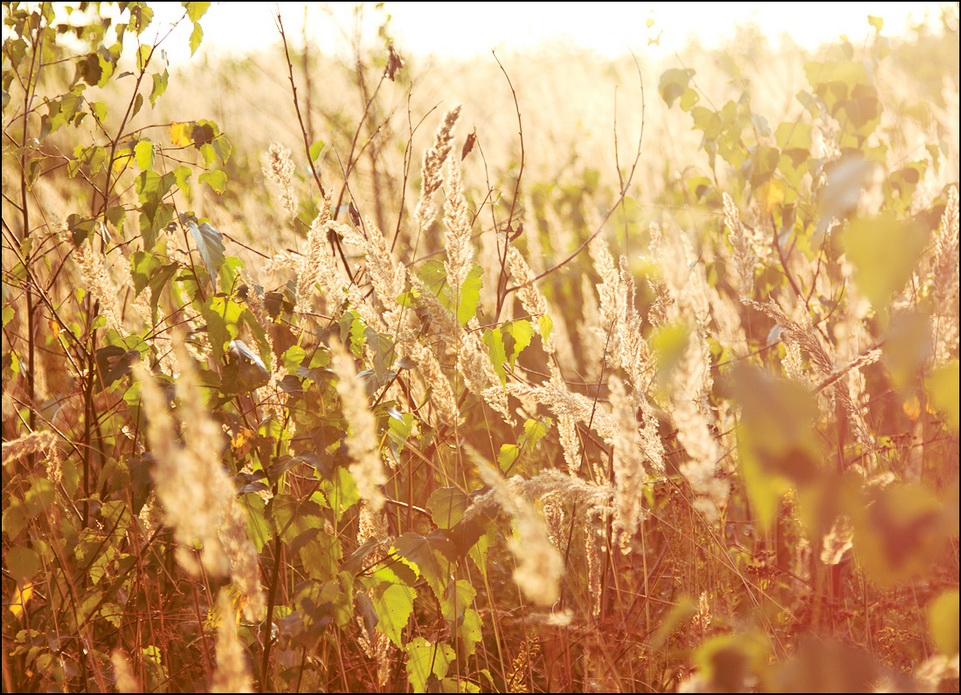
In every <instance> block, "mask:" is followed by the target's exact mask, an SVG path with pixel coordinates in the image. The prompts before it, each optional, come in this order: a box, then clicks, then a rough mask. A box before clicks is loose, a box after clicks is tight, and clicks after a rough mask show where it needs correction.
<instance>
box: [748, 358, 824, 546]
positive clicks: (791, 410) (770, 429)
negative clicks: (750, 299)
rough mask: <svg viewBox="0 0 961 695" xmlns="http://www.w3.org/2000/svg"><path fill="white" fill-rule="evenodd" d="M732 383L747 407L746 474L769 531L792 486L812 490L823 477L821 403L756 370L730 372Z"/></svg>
mask: <svg viewBox="0 0 961 695" xmlns="http://www.w3.org/2000/svg"><path fill="white" fill-rule="evenodd" d="M729 384H730V388H731V392H732V394H733V396H734V399H735V401H736V402H737V403H738V404H739V405H740V406H741V408H742V418H741V422H740V424H739V426H738V447H739V450H740V453H741V475H742V476H743V478H744V482H745V485H746V487H747V492H748V498H749V499H750V501H751V504H752V505H753V507H754V509H755V511H756V513H757V516H758V520H759V522H760V524H761V526H762V528H768V527H769V525H770V524H771V523H773V521H774V518H775V515H776V512H777V508H778V504H779V502H780V498H781V495H782V494H783V493H784V492H785V491H786V490H787V488H788V487H789V485H790V483H791V482H794V483H796V484H798V485H812V484H814V483H815V482H816V481H817V480H818V476H819V475H820V473H821V466H822V456H821V454H820V450H819V448H818V446H817V438H816V435H815V431H814V422H815V418H816V416H817V412H818V410H817V403H816V401H815V398H814V395H813V394H812V393H810V392H809V391H808V390H807V389H805V388H803V387H802V386H800V385H798V384H795V383H793V382H789V381H784V380H780V379H775V378H773V377H772V376H771V375H769V374H767V373H766V372H763V371H762V370H760V369H756V368H752V367H741V368H738V369H733V370H731V374H730V377H729Z"/></svg>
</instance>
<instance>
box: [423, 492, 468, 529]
mask: <svg viewBox="0 0 961 695" xmlns="http://www.w3.org/2000/svg"><path fill="white" fill-rule="evenodd" d="M468 506H470V498H469V497H468V496H467V495H465V494H464V493H463V492H461V491H460V490H458V489H457V488H454V487H442V488H438V489H437V490H434V492H433V493H432V494H431V496H430V497H429V498H428V499H427V508H428V509H429V510H430V516H431V519H433V521H434V523H435V524H437V526H438V527H440V528H442V529H450V528H453V527H454V526H455V525H456V524H457V522H459V521H460V520H461V519H463V518H464V512H465V511H466V510H467V507H468Z"/></svg>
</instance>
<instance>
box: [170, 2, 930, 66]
mask: <svg viewBox="0 0 961 695" xmlns="http://www.w3.org/2000/svg"><path fill="white" fill-rule="evenodd" d="M383 5H384V9H385V11H386V12H388V13H390V14H391V15H392V17H393V20H392V23H391V30H390V33H391V35H392V36H393V37H394V38H395V40H396V44H397V48H398V51H399V52H400V53H401V54H402V55H404V54H405V53H406V54H407V55H411V54H434V55H436V56H438V57H449V58H467V57H470V56H472V55H489V54H490V51H491V49H500V50H502V51H507V50H512V49H519V48H534V47H537V46H538V45H540V44H542V43H544V42H548V43H554V44H556V43H558V42H560V43H571V44H573V45H579V46H583V47H587V48H591V49H594V50H595V51H597V52H598V53H599V54H600V55H602V56H605V57H614V56H616V55H619V54H622V53H624V52H625V51H626V50H627V49H631V50H633V51H634V52H635V53H639V54H646V55H651V54H652V53H653V54H655V55H670V54H671V53H672V52H674V51H676V50H678V49H679V48H681V47H682V46H683V45H684V44H685V42H686V41H687V39H688V37H689V36H692V35H693V36H696V37H697V38H698V40H699V41H700V43H701V44H702V45H705V46H708V47H710V46H716V45H717V44H719V43H720V42H722V41H723V40H724V39H726V38H730V37H731V36H733V35H734V32H735V28H736V27H737V26H739V25H743V24H746V23H751V22H753V23H756V24H757V25H758V26H759V27H760V28H761V30H762V31H763V32H764V33H765V35H767V36H768V37H769V39H770V40H771V41H772V42H775V43H776V42H777V40H778V38H779V37H780V36H781V35H782V34H784V33H790V34H791V36H792V37H793V39H794V41H795V42H796V43H798V44H799V45H801V46H803V47H806V48H816V47H817V46H818V45H819V44H821V43H826V42H829V41H833V40H835V39H837V38H838V37H839V36H840V35H842V34H845V35H847V36H848V38H849V39H851V41H852V42H860V41H863V40H864V38H865V37H866V36H868V34H869V32H873V31H874V29H873V28H872V27H871V26H870V25H869V24H868V21H867V17H868V15H873V16H878V17H882V18H883V19H884V29H883V32H882V33H883V34H886V35H888V36H898V35H901V34H902V33H903V32H904V31H905V29H906V28H907V27H908V26H909V23H911V22H918V21H922V20H925V19H927V20H928V21H930V22H937V19H938V17H939V6H938V3H934V2H899V3H898V2H896V3H878V2H843V3H842V2H820V3H819V2H806V3H780V2H726V3H717V2H711V3H699V2H681V3H673V2H671V3H668V2H648V3H638V2H632V3H615V2H592V3H585V2H567V3H562V2H555V3H551V4H549V5H548V4H544V3H499V2H490V3H484V2H432V3H427V2H385V3H383ZM278 6H279V8H280V11H281V13H282V15H283V18H284V26H285V29H286V31H287V33H288V37H289V38H291V39H292V40H293V42H294V45H298V44H300V43H301V42H302V41H303V27H304V21H305V3H301V2H281V3H274V2H245V3H242V4H241V3H235V2H216V3H214V4H213V6H212V7H211V8H210V9H209V10H208V12H207V14H206V15H205V16H204V18H203V19H202V20H201V25H202V26H203V29H204V35H205V36H204V43H203V45H202V46H201V49H200V51H201V53H205V54H207V55H208V56H210V57H213V56H214V55H216V54H218V53H221V52H229V53H234V54H237V53H243V52H246V51H252V50H259V49H263V48H269V47H270V46H273V45H275V44H276V43H277V41H278V34H277V31H276V28H275V23H274V19H273V17H274V15H275V13H276V10H277V8H278ZM154 7H155V9H156V10H157V19H159V20H161V21H163V22H170V21H173V20H175V19H177V18H179V17H180V16H181V15H182V14H183V10H182V8H181V7H180V3H156V4H155V5H154ZM353 8H354V3H327V4H323V5H322V4H319V3H310V4H309V8H308V9H307V10H306V22H307V27H308V31H307V34H308V37H309V38H310V40H311V41H313V42H314V43H315V45H316V47H317V48H318V50H320V51H325V52H339V51H342V50H343V47H344V46H345V38H344V34H343V32H345V31H351V27H352V26H353V23H352V14H353ZM383 14H384V13H383V12H380V11H378V10H376V9H375V8H374V6H373V5H372V4H368V5H367V7H366V9H365V12H364V15H365V17H366V21H365V22H364V32H363V35H364V36H365V38H366V40H367V41H368V42H371V43H372V42H374V41H376V29H377V27H378V26H379V24H380V23H381V21H382V18H383ZM649 20H653V24H652V25H651V26H650V27H649V26H648V22H649ZM184 25H185V26H183V27H180V30H181V31H182V33H181V34H180V35H179V36H177V35H175V36H173V37H171V39H170V41H169V43H167V44H165V48H166V49H167V52H168V55H169V56H170V58H171V61H172V62H173V63H174V64H179V63H181V62H183V61H184V60H187V59H188V57H189V51H188V49H187V36H188V34H189V31H190V22H189V21H187V22H184ZM658 36H659V44H660V45H650V44H649V40H650V39H655V38H658Z"/></svg>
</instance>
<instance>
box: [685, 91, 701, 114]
mask: <svg viewBox="0 0 961 695" xmlns="http://www.w3.org/2000/svg"><path fill="white" fill-rule="evenodd" d="M700 100H701V95H700V94H698V93H697V92H696V91H694V90H693V89H691V88H690V87H688V88H687V89H685V90H684V93H683V94H682V95H681V111H690V110H691V109H692V108H694V107H695V106H696V105H697V102H699V101H700Z"/></svg>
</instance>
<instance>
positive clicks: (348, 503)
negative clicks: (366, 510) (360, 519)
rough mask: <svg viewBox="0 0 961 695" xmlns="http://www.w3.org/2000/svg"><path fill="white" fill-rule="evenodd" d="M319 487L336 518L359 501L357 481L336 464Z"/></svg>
mask: <svg viewBox="0 0 961 695" xmlns="http://www.w3.org/2000/svg"><path fill="white" fill-rule="evenodd" d="M320 489H321V490H322V491H323V492H324V494H325V495H327V500H328V501H329V502H330V508H331V509H333V510H334V515H335V516H336V517H337V520H338V521H340V519H341V518H342V517H343V516H344V512H346V511H347V510H348V509H350V508H351V507H353V506H354V505H355V504H357V503H358V502H359V501H360V493H358V492H357V483H356V481H355V480H354V476H352V475H351V474H350V471H348V470H347V469H346V468H343V467H340V466H338V467H337V468H336V469H335V472H334V475H333V477H332V478H331V479H330V480H324V481H321V483H320Z"/></svg>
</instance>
